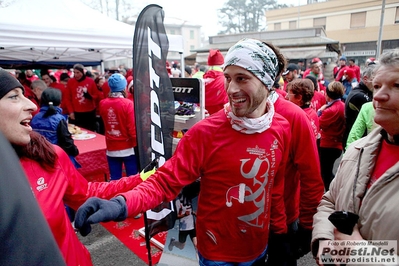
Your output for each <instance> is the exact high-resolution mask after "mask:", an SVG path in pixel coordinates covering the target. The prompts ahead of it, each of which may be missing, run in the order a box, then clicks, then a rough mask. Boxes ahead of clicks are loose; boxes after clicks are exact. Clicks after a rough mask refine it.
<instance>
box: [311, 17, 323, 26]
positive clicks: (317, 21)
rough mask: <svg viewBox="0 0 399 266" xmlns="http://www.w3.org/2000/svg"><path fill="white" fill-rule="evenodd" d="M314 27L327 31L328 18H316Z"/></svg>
mask: <svg viewBox="0 0 399 266" xmlns="http://www.w3.org/2000/svg"><path fill="white" fill-rule="evenodd" d="M313 27H323V29H326V17H322V18H314V19H313Z"/></svg>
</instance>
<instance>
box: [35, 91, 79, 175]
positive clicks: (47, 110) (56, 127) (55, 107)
mask: <svg viewBox="0 0 399 266" xmlns="http://www.w3.org/2000/svg"><path fill="white" fill-rule="evenodd" d="M60 103H61V91H59V90H57V89H52V88H47V89H45V90H44V91H43V93H42V97H41V101H40V111H39V113H38V114H37V115H35V116H34V117H33V119H32V122H31V127H32V128H33V130H34V131H36V132H38V133H40V134H41V135H43V136H44V137H46V139H47V140H48V141H50V142H51V143H52V144H56V145H58V146H60V147H61V148H62V149H63V150H64V151H65V152H66V153H67V154H68V155H69V158H70V159H71V161H72V162H73V163H74V165H75V167H77V168H79V167H80V165H79V164H78V162H77V161H76V160H75V156H77V155H78V154H79V150H78V148H77V147H76V145H75V144H74V141H73V139H72V135H71V133H70V132H69V131H68V124H67V121H66V118H65V116H63V115H62V109H61V108H60V107H59V106H60Z"/></svg>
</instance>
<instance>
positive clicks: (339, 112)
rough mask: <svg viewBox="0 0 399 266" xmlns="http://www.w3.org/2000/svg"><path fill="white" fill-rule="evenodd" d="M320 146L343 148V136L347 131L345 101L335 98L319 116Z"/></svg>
mask: <svg viewBox="0 0 399 266" xmlns="http://www.w3.org/2000/svg"><path fill="white" fill-rule="evenodd" d="M319 123H320V133H321V139H320V147H323V148H336V149H340V150H342V138H343V136H344V132H345V103H344V102H342V101H341V100H340V99H338V100H335V101H334V102H333V103H332V104H331V105H330V106H329V107H327V108H326V109H325V110H324V111H323V112H322V113H321V116H319Z"/></svg>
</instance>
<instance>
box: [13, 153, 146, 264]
mask: <svg viewBox="0 0 399 266" xmlns="http://www.w3.org/2000/svg"><path fill="white" fill-rule="evenodd" d="M54 148H55V149H56V152H57V155H58V159H57V162H56V169H55V171H54V172H48V171H47V170H45V169H44V168H43V167H42V166H41V165H40V163H39V162H37V161H34V160H30V159H26V158H22V159H21V160H20V161H21V164H22V167H23V169H24V171H25V173H26V176H27V178H28V181H29V183H30V185H31V187H32V191H33V193H34V194H35V197H36V199H37V201H38V203H39V206H40V208H41V209H42V211H43V214H44V216H45V218H46V220H47V222H48V224H49V226H50V228H51V231H52V232H53V235H54V237H55V240H56V242H57V244H58V246H59V248H60V250H61V253H62V255H63V257H64V259H65V261H66V264H67V265H69V266H76V265H80V266H87V265H92V262H91V258H90V254H89V252H88V250H87V249H86V248H85V247H84V245H83V244H82V243H81V242H80V241H79V239H78V237H77V236H76V233H75V231H74V229H73V228H72V225H71V222H70V221H69V218H68V215H67V213H66V211H65V206H64V204H67V205H68V206H70V207H71V208H73V209H75V210H76V209H78V207H79V206H80V205H82V204H83V203H84V202H85V201H86V200H87V199H88V198H89V197H93V196H96V197H100V198H106V199H110V198H112V197H113V196H115V194H117V193H120V192H124V191H128V190H130V189H132V188H134V187H135V186H137V185H138V184H139V183H141V182H142V181H141V178H140V176H139V175H137V176H134V177H126V178H122V179H120V180H118V181H111V182H109V183H108V182H87V180H86V179H85V178H84V177H83V176H82V175H81V174H80V173H79V172H78V171H77V170H76V169H75V167H74V166H73V165H72V163H71V161H70V159H69V157H68V155H67V154H66V153H65V152H64V151H63V150H62V149H61V148H60V147H58V146H55V145H54ZM38 241H40V240H39V239H38Z"/></svg>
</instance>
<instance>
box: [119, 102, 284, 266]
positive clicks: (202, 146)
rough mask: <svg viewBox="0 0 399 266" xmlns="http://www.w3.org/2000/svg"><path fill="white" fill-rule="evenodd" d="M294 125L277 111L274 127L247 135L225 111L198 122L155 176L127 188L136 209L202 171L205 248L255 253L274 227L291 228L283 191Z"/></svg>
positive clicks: (245, 255)
mask: <svg viewBox="0 0 399 266" xmlns="http://www.w3.org/2000/svg"><path fill="white" fill-rule="evenodd" d="M290 132H291V131H290V130H289V124H288V123H287V121H286V120H285V119H284V118H283V117H281V116H280V115H278V114H275V115H274V117H273V122H272V124H271V127H270V128H269V129H267V130H266V131H264V132H262V133H255V134H244V133H241V132H239V131H236V130H234V129H232V126H231V124H230V121H229V120H228V119H227V117H226V114H225V113H224V110H220V111H219V112H217V113H215V114H213V115H212V116H210V117H208V118H206V119H204V120H201V121H200V122H198V123H197V124H195V125H194V126H193V127H192V128H191V129H190V130H189V131H188V132H187V133H186V134H185V135H184V137H183V138H182V139H181V140H180V142H179V144H178V146H177V149H176V151H175V153H174V155H173V156H172V158H171V159H169V160H168V161H166V162H165V164H164V165H163V166H162V167H160V168H159V169H158V170H157V171H156V172H155V174H154V175H152V176H151V177H150V178H148V179H147V180H146V181H145V182H143V183H142V184H141V185H139V186H138V187H136V188H135V189H133V190H132V191H129V192H127V193H124V194H123V195H124V196H125V198H126V202H127V206H128V213H129V216H134V215H136V214H137V213H139V212H142V211H145V210H148V209H151V208H153V207H155V206H157V205H158V204H159V203H161V202H162V201H170V200H171V199H174V198H175V197H176V196H177V194H178V193H179V192H180V190H181V188H182V187H183V186H185V185H188V184H190V183H192V182H194V181H195V180H196V179H198V177H201V191H200V195H199V200H198V211H197V221H198V223H197V236H198V250H199V252H200V253H201V255H203V256H204V257H205V258H207V259H209V260H216V261H234V262H245V261H250V260H253V259H255V258H256V257H258V256H259V255H260V254H261V253H262V252H263V251H264V249H265V248H266V245H267V242H268V236H269V226H270V228H271V230H273V231H274V232H276V233H285V232H286V230H287V226H286V216H285V208H284V197H283V193H284V192H283V190H284V171H285V161H286V159H287V156H288V151H289V149H288V147H289V141H290V138H291V133H290Z"/></svg>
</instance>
